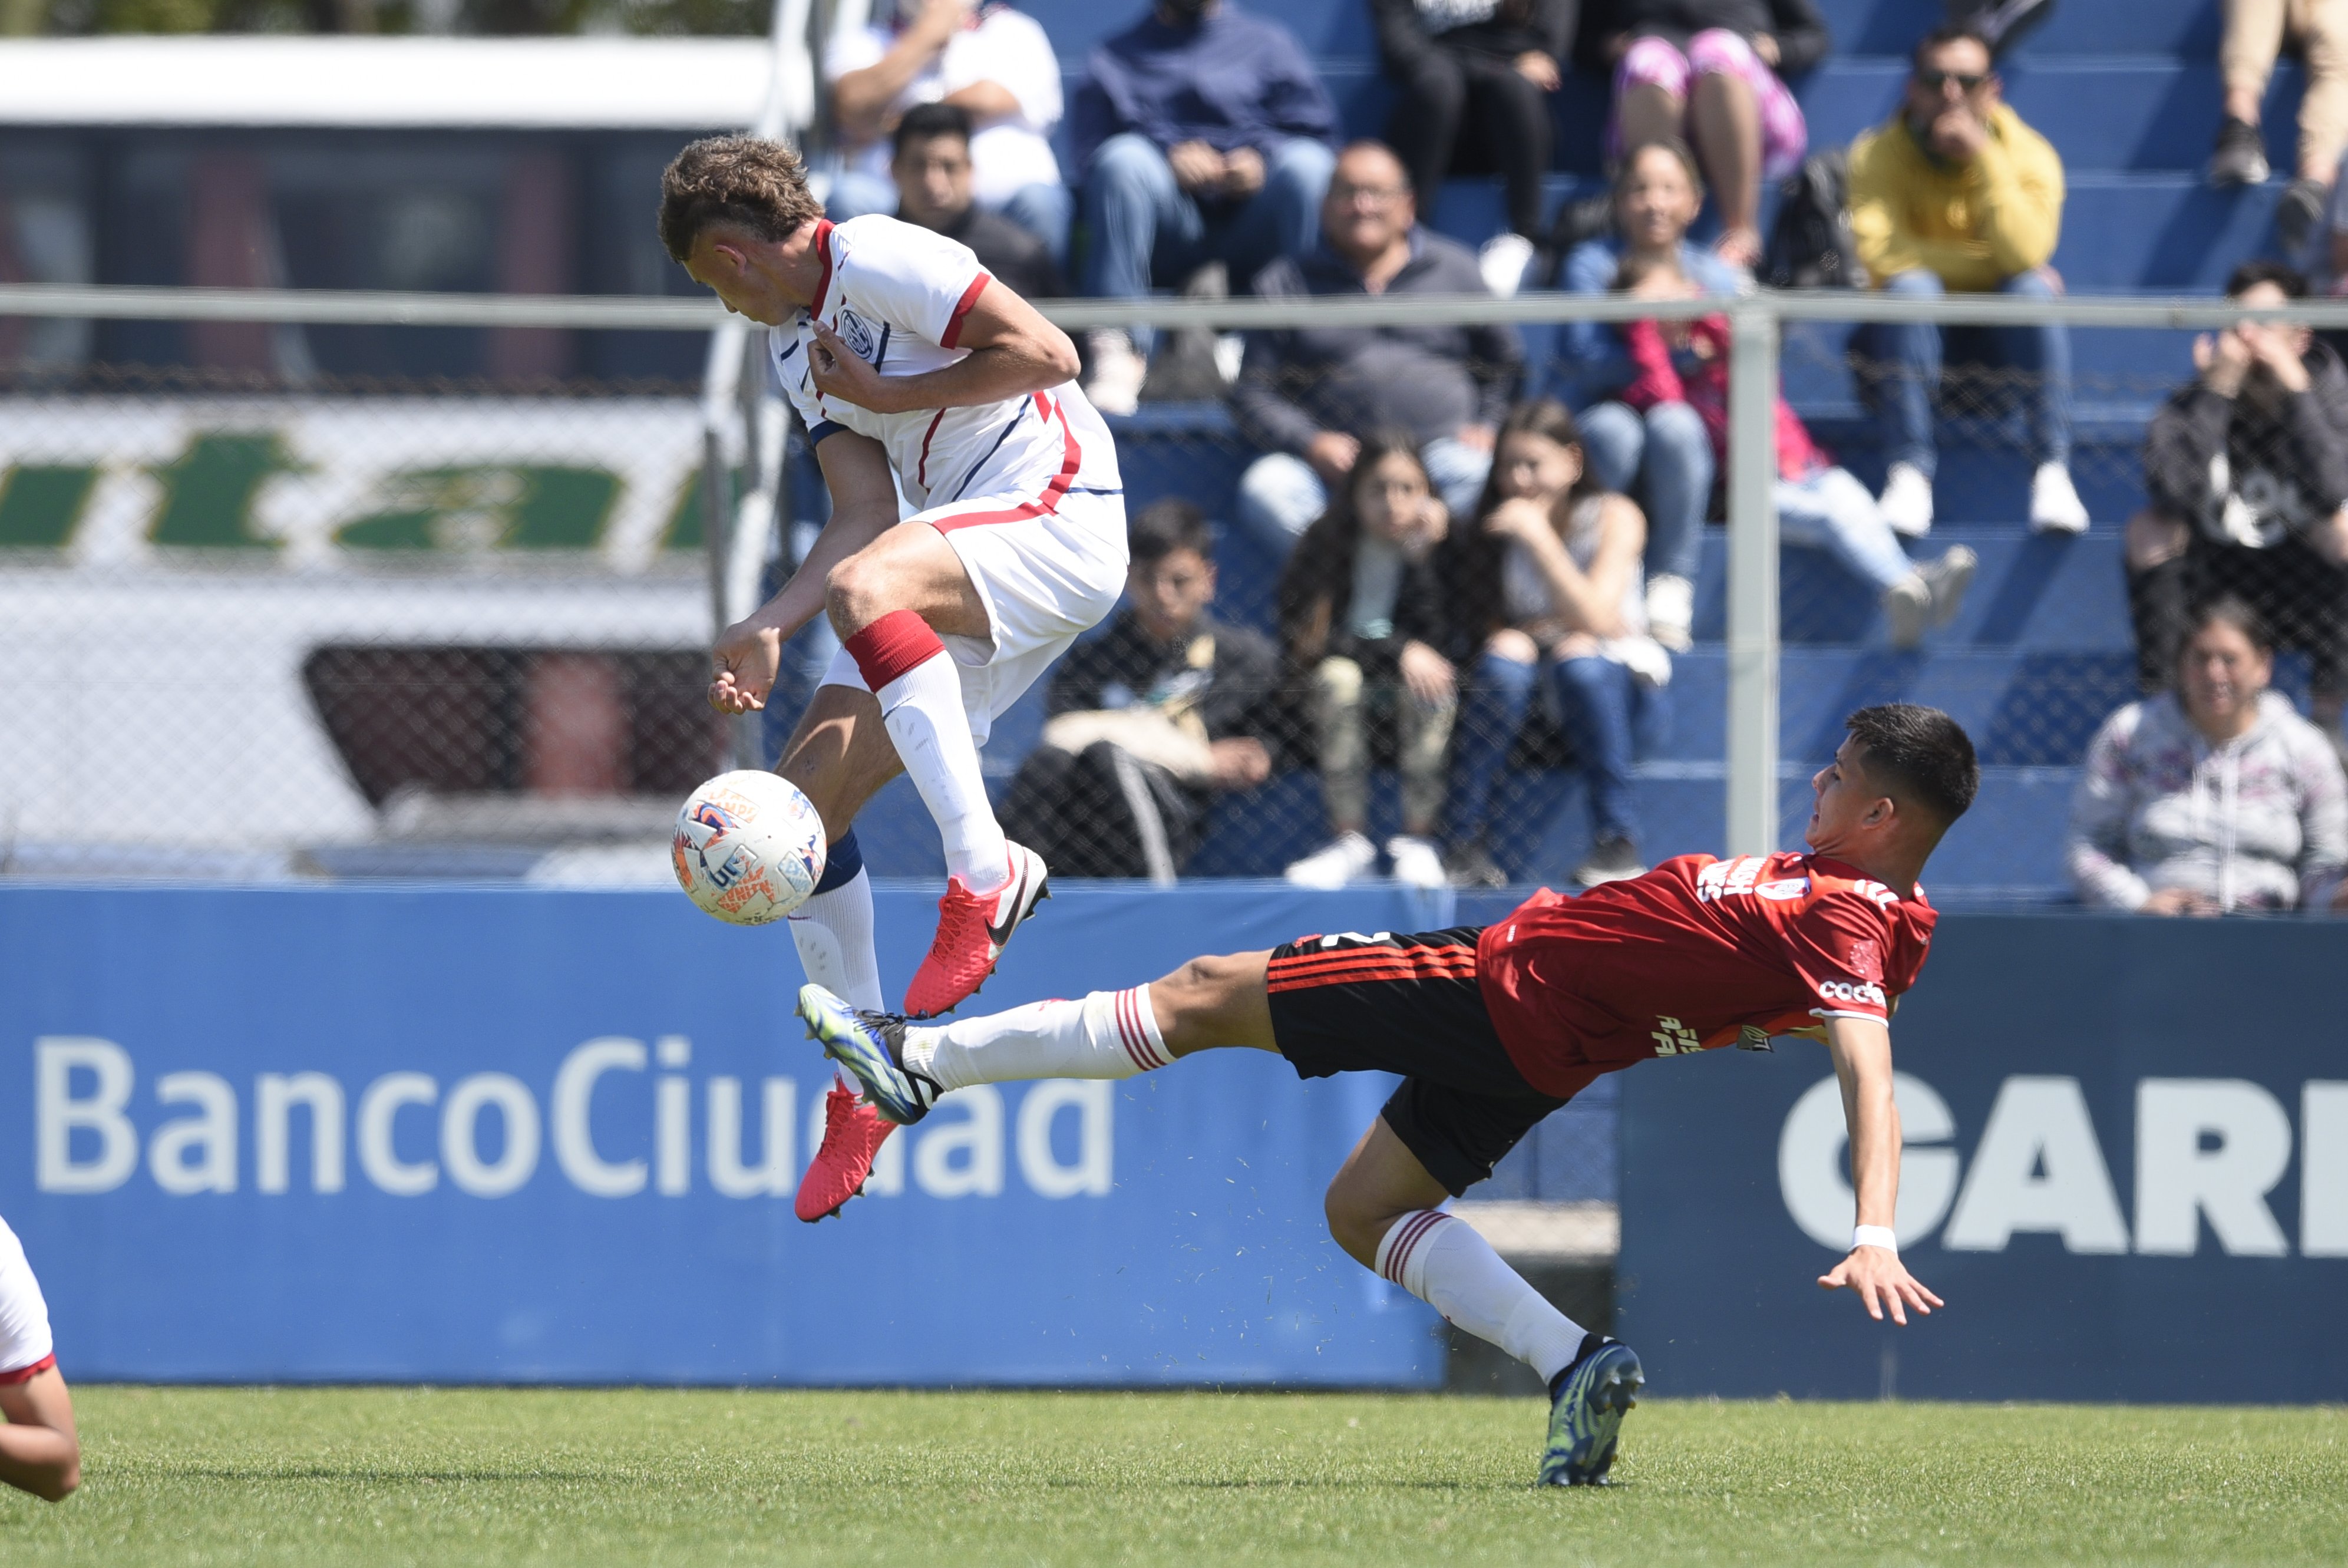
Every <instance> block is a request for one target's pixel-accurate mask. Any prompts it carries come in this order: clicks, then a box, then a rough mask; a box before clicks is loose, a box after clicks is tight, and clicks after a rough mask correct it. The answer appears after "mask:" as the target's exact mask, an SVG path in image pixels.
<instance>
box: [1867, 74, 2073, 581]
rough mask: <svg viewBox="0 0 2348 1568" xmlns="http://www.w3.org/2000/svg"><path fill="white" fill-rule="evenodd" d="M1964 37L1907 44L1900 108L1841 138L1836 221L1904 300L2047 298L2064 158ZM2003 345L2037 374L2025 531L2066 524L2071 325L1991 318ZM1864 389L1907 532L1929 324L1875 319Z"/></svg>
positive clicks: (1900, 525)
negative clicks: (1842, 183)
mask: <svg viewBox="0 0 2348 1568" xmlns="http://www.w3.org/2000/svg"><path fill="white" fill-rule="evenodd" d="M2002 92H2003V87H2002V85H2001V84H2000V82H1999V80H1998V77H1997V74H1996V73H1995V72H1994V71H1993V70H1992V69H1991V65H1990V48H1989V46H1988V45H1987V44H1986V43H1984V42H1982V36H1981V35H1980V34H1978V33H1974V32H1971V31H1968V30H1966V29H1963V28H1958V27H1943V28H1941V29H1940V30H1939V31H1937V32H1934V33H1931V34H1928V35H1926V36H1925V37H1924V40H1923V41H1922V42H1921V43H1920V44H1918V45H1917V46H1916V52H1915V57H1914V61H1913V64H1912V67H1911V68H1910V71H1909V73H1908V90H1907V97H1906V99H1905V101H1904V102H1903V103H1902V105H1901V107H1900V112H1899V114H1898V115H1897V116H1895V117H1894V118H1893V119H1891V121H1890V123H1889V124H1887V125H1884V126H1883V127H1881V128H1880V129H1876V130H1871V131H1869V132H1868V133H1867V134H1865V135H1863V136H1861V137H1860V138H1859V139H1858V140H1857V141H1855V142H1853V143H1851V149H1850V226H1851V236H1852V238H1853V240H1854V241H1855V242H1857V244H1858V247H1859V264H1860V265H1861V266H1863V267H1865V268H1866V269H1867V273H1868V275H1869V277H1870V278H1872V279H1873V280H1874V283H1875V286H1876V287H1878V288H1879V289H1882V290H1884V291H1886V292H1887V293H1890V294H1902V295H1906V296H1908V297H1910V298H1916V299H1937V298H1939V297H1940V296H1941V295H1942V294H1948V293H1957V294H1989V293H1999V294H2021V295H2024V296H2025V297H2028V298H2032V299H2052V298H2054V297H2055V295H2057V294H2061V293H2062V292H2063V280H2062V279H2061V278H2060V277H2058V276H2057V275H2056V274H2055V270H2054V269H2053V268H2052V267H2050V266H2048V265H2047V264H2046V261H2047V258H2048V257H2050V256H2052V255H2053V254H2054V253H2055V238H2056V236H2057V234H2058V233H2059V232H2060V230H2061V228H2062V222H2063V161H2062V160H2061V159H2060V158H2058V157H2057V156H2056V155H2055V149H2054V148H2053V147H2051V146H2050V145H2048V143H2047V141H2046V139H2045V138H2044V137H2043V136H2041V135H2039V134H2038V133H2037V132H2036V131H2034V130H2033V129H2030V128H2029V127H2028V126H2026V125H2024V124H2023V123H2022V117H2021V116H2020V115H2017V114H2015V113H2014V112H2013V109H2012V108H2008V107H2007V106H2006V104H2005V103H2004V101H2003V98H2002V96H2001V95H2002ZM1995 336H1996V338H1997V340H1998V341H1999V343H2000V344H2001V346H2002V350H2001V352H2002V356H2003V358H2004V359H2005V360H2006V362H2007V363H2008V364H2010V365H2011V366H2013V368H2015V369H2018V370H2022V371H2024V372H2026V373H2028V375H2030V376H2031V377H2034V378H2035V381H2036V387H2035V389H2034V396H2032V397H2030V399H2029V411H2030V416H2031V419H2030V425H2031V438H2032V453H2033V459H2034V463H2035V465H2036V467H2035V469H2034V472H2033V474H2032V477H2031V481H2030V526H2031V528H2032V529H2033V530H2034V531H2038V532H2042V533H2078V532H2081V531H2085V528H2086V526H2087V509H2086V507H2085V505H2083V504H2082V503H2081V502H2080V500H2079V492H2078V491H2077V490H2075V488H2073V486H2072V483H2071V468H2070V463H2071V336H2070V333H2069V331H2068V329H2066V328H2065V326H2063V325H2062V324H2060V323H2059V322H2056V323H2049V324H2047V325H2044V326H2019V327H2004V328H2000V329H1997V331H1996V333H1995ZM1870 341H1871V342H1872V344H1873V345H1874V347H1873V353H1874V355H1875V356H1876V357H1877V358H1879V359H1880V360H1881V361H1883V364H1882V365H1881V366H1880V369H1881V376H1882V380H1881V384H1880V385H1879V387H1878V389H1877V397H1878V398H1879V412H1880V415H1881V418H1882V423H1883V441H1884V448H1885V451H1886V455H1887V456H1888V458H1889V459H1890V474H1889V477H1888V478H1887V480H1886V481H1885V484H1884V487H1883V498H1882V505H1883V515H1884V518H1885V520H1886V521H1889V522H1890V524H1891V526H1892V527H1893V528H1894V529H1896V530H1898V531H1900V533H1903V534H1905V535H1907V536H1908V537H1910V538H1911V539H1913V538H1921V536H1922V535H1924V534H1925V533H1927V532H1929V531H1931V526H1932V474H1933V471H1934V469H1936V468H1937V467H1938V456H1937V450H1936V448H1935V445H1934V441H1933V432H1932V401H1933V397H1934V396H1935V394H1936V393H1937V392H1938V391H1939V389H1940V385H1941V329H1940V328H1939V327H1937V326H1933V325H1924V324H1919V325H1905V326H1881V327H1878V328H1876V329H1875V330H1874V332H1873V333H1872V334H1871V335H1870Z"/></svg>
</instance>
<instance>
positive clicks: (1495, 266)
mask: <svg viewBox="0 0 2348 1568" xmlns="http://www.w3.org/2000/svg"><path fill="white" fill-rule="evenodd" d="M1578 7H1579V0H1370V12H1371V15H1372V16H1373V17H1374V18H1375V21H1376V23H1377V27H1378V53H1379V54H1380V56H1382V57H1384V58H1385V67H1386V75H1387V76H1388V77H1392V78H1393V80H1394V84H1395V105H1394V110H1393V112H1392V113H1391V114H1390V115H1389V116H1388V117H1387V119H1386V140H1387V141H1388V142H1389V143H1391V144H1392V145H1393V147H1394V150H1395V152H1396V153H1398V154H1399V155H1400V156H1401V158H1402V160H1403V164H1404V166H1405V167H1406V168H1407V169H1408V170H1410V182H1411V184H1412V186H1413V187H1414V188H1415V189H1416V190H1420V191H1434V190H1437V189H1438V188H1439V187H1440V186H1441V185H1442V183H1443V177H1444V176H1445V175H1447V174H1453V173H1462V174H1487V173H1490V172H1492V171H1493V170H1498V172H1499V173H1500V174H1501V176H1502V177H1503V178H1504V179H1505V180H1506V181H1507V183H1508V193H1509V232H1508V233H1506V234H1502V235H1499V236H1498V237H1497V238H1495V239H1493V240H1492V241H1490V242H1488V243H1487V244H1486V245H1485V247H1484V251H1483V256H1482V261H1483V263H1484V264H1485V268H1486V281H1487V282H1488V284H1490V286H1491V288H1492V292H1493V293H1495V294H1514V293H1515V292H1516V290H1517V284H1518V282H1519V280H1520V279H1521V278H1522V277H1523V276H1524V273H1525V268H1526V265H1527V263H1529V262H1531V260H1532V259H1533V252H1534V250H1535V247H1536V246H1537V245H1538V244H1539V242H1540V240H1541V239H1542V237H1543V235H1544V234H1545V233H1546V232H1547V231H1546V230H1545V229H1544V227H1543V225H1542V222H1541V204H1542V203H1541V180H1542V177H1543V176H1545V175H1546V174H1548V173H1549V160H1550V140H1551V137H1552V127H1553V125H1554V123H1555V122H1554V121H1553V120H1552V119H1551V118H1550V95H1552V94H1554V93H1555V92H1556V91H1557V90H1558V88H1559V87H1560V86H1561V85H1562V84H1563V82H1564V80H1565V75H1564V72H1565V62H1566V57H1567V55H1568V53H1569V52H1570V50H1571V48H1572V47H1573V21H1574V14H1575V12H1576V10H1577V9H1578ZM1551 259H1552V260H1554V258H1551Z"/></svg>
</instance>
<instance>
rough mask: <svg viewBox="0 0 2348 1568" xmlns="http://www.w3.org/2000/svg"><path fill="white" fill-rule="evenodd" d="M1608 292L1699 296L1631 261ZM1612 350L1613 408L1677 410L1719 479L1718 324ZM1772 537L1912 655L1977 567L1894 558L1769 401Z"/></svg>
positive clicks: (1723, 397)
mask: <svg viewBox="0 0 2348 1568" xmlns="http://www.w3.org/2000/svg"><path fill="white" fill-rule="evenodd" d="M1614 286H1615V287H1616V288H1618V289H1621V290H1622V291H1624V292H1626V293H1629V294H1633V295H1636V296H1639V297H1641V298H1645V299H1686V298H1693V297H1694V296H1695V295H1698V294H1702V293H1703V291H1702V290H1701V289H1699V288H1697V287H1696V286H1695V285H1694V284H1692V283H1691V282H1689V281H1688V279H1687V277H1686V276H1685V274H1684V273H1681V272H1680V270H1679V268H1678V266H1677V265H1676V264H1675V263H1673V260H1672V259H1671V258H1670V257H1668V256H1666V257H1660V258H1659V257H1653V256H1633V257H1631V258H1629V259H1626V260H1625V261H1624V262H1623V263H1622V273H1620V274H1619V275H1618V276H1617V277H1616V279H1615V284H1614ZM1622 342H1623V346H1624V349H1625V351H1626V352H1627V353H1628V354H1629V355H1630V357H1631V362H1632V365H1633V366H1635V367H1636V375H1635V376H1634V377H1633V378H1632V382H1631V385H1630V386H1628V387H1625V388H1623V390H1622V401H1623V402H1625V403H1627V404H1629V405H1630V406H1631V407H1633V408H1636V409H1638V410H1639V411H1640V412H1641V413H1644V412H1646V411H1647V410H1648V409H1650V408H1652V407H1655V406H1656V405H1658V404H1663V403H1684V404H1686V405H1687V406H1688V407H1691V408H1693V409H1694V410H1695V413H1696V416H1697V418H1701V419H1702V420H1703V421H1704V433H1705V434H1706V435H1707V436H1709V437H1710V438H1712V450H1713V456H1714V458H1715V460H1716V461H1717V463H1718V464H1719V466H1720V469H1721V471H1723V472H1724V473H1725V472H1726V471H1727V468H1728V321H1727V318H1726V317H1725V316H1718V315H1708V316H1703V317H1700V318H1698V319H1697V320H1694V321H1686V322H1677V321H1675V322H1659V321H1634V322H1631V323H1629V324H1627V325H1625V326H1624V327H1623V328H1622ZM1775 439H1776V448H1777V485H1776V490H1775V492H1774V499H1775V500H1776V504H1777V531H1778V534H1779V536H1780V537H1781V538H1783V539H1784V540H1785V542H1787V543H1788V544H1807V545H1815V546H1817V547H1818V548H1819V549H1822V550H1825V551H1826V552H1828V554H1830V555H1832V556H1833V557H1834V558H1835V559H1836V560H1837V561H1839V562H1842V564H1843V566H1844V567H1845V568H1846V569H1847V570H1849V572H1850V573H1852V574H1853V575H1854V576H1856V577H1858V578H1859V579H1860V580H1861V581H1863V582H1865V583H1867V584H1868V585H1869V586H1870V587H1872V588H1873V589H1874V590H1875V592H1876V594H1877V596H1878V597H1879V600H1880V602H1881V603H1882V605H1883V617H1884V621H1885V623H1886V624H1887V625H1888V626H1889V628H1890V638H1891V645H1892V646H1894V647H1899V648H1912V647H1914V646H1915V645H1917V644H1918V643H1920V642H1921V641H1922V640H1923V637H1924V632H1925V630H1926V628H1927V627H1928V626H1939V625H1945V624H1947V623H1948V622H1949V621H1950V619H1951V618H1952V617H1953V616H1954V615H1955V614H1956V613H1957V607H1958V606H1959V605H1960V604H1961V603H1962V602H1963V600H1964V594H1965V590H1966V589H1967V588H1968V587H1970V586H1971V585H1972V579H1973V571H1974V569H1975V567H1976V566H1977V565H1979V562H1978V561H1977V560H1976V559H1975V557H1974V555H1973V552H1972V551H1970V550H1968V549H1966V548H1965V547H1964V546H1963V545H1962V544H1959V545H1954V546H1952V547H1951V548H1950V549H1948V550H1946V551H1943V552H1941V555H1940V557H1939V558H1938V559H1937V560H1933V561H1930V562H1924V563H1923V564H1922V565H1918V564H1917V563H1916V562H1911V561H1910V560H1909V558H1908V555H1907V553H1906V552H1904V551H1902V550H1901V549H1900V541H1899V538H1898V537H1897V536H1896V535H1895V534H1893V532H1892V531H1891V525H1890V523H1888V522H1886V521H1883V514H1882V513H1881V512H1880V511H1878V510H1877V507H1876V504H1875V497H1874V496H1873V495H1871V494H1869V491H1868V489H1867V487H1866V486H1865V485H1863V484H1861V483H1859V480H1857V479H1855V478H1853V477H1852V476H1851V473H1850V470H1849V469H1844V468H1839V467H1837V466H1836V465H1835V462H1834V460H1833V459H1831V458H1829V457H1828V455H1827V454H1826V452H1825V451H1824V450H1822V449H1820V448H1819V447H1818V443H1817V442H1815V441H1813V440H1811V439H1810V433H1809V431H1808V430H1807V429H1805V428H1803V427H1802V421H1801V419H1800V418H1799V417H1798V416H1797V415H1796V414H1795V412H1794V410H1793V409H1792V408H1791V407H1787V403H1786V399H1785V398H1784V397H1779V398H1778V399H1777V423H1776V431H1775Z"/></svg>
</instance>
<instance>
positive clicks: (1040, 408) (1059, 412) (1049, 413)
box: [929, 392, 1085, 533]
mask: <svg viewBox="0 0 2348 1568" xmlns="http://www.w3.org/2000/svg"><path fill="white" fill-rule="evenodd" d="M1033 396H1034V397H1035V412H1036V413H1037V414H1038V415H1040V416H1042V417H1043V418H1044V419H1045V422H1046V423H1048V422H1050V421H1051V420H1053V419H1057V420H1059V421H1060V471H1059V472H1058V473H1056V474H1054V475H1053V476H1052V482H1051V483H1049V484H1047V485H1045V487H1044V489H1043V490H1042V492H1041V493H1040V494H1038V495H1037V496H1036V497H1035V500H1031V501H1028V502H1026V503H1025V504H1024V505H1021V506H1014V507H1012V508H1010V509H1009V510H1008V511H970V512H964V513H963V514H962V515H961V516H959V517H933V518H932V519H930V520H929V521H930V526H931V527H932V528H934V529H936V530H937V531H939V532H940V533H952V532H953V531H954V530H955V529H957V528H977V527H980V526H983V524H986V523H990V522H1025V521H1027V520H1028V519H1029V518H1031V517H1049V516H1052V515H1053V514H1055V513H1056V512H1057V511H1059V510H1060V498H1061V497H1062V496H1064V495H1066V494H1067V493H1068V487H1069V486H1070V485H1072V484H1074V483H1076V470H1077V469H1080V468H1082V467H1083V466H1084V461H1085V449H1083V448H1082V447H1080V446H1078V445H1076V432H1075V431H1074V430H1071V429H1069V428H1068V416H1067V414H1066V411H1065V410H1063V409H1062V408H1061V407H1060V406H1059V404H1058V403H1057V402H1056V401H1055V400H1054V399H1052V398H1049V397H1045V396H1044V394H1042V393H1041V392H1037V393H1035V394H1033Z"/></svg>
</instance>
